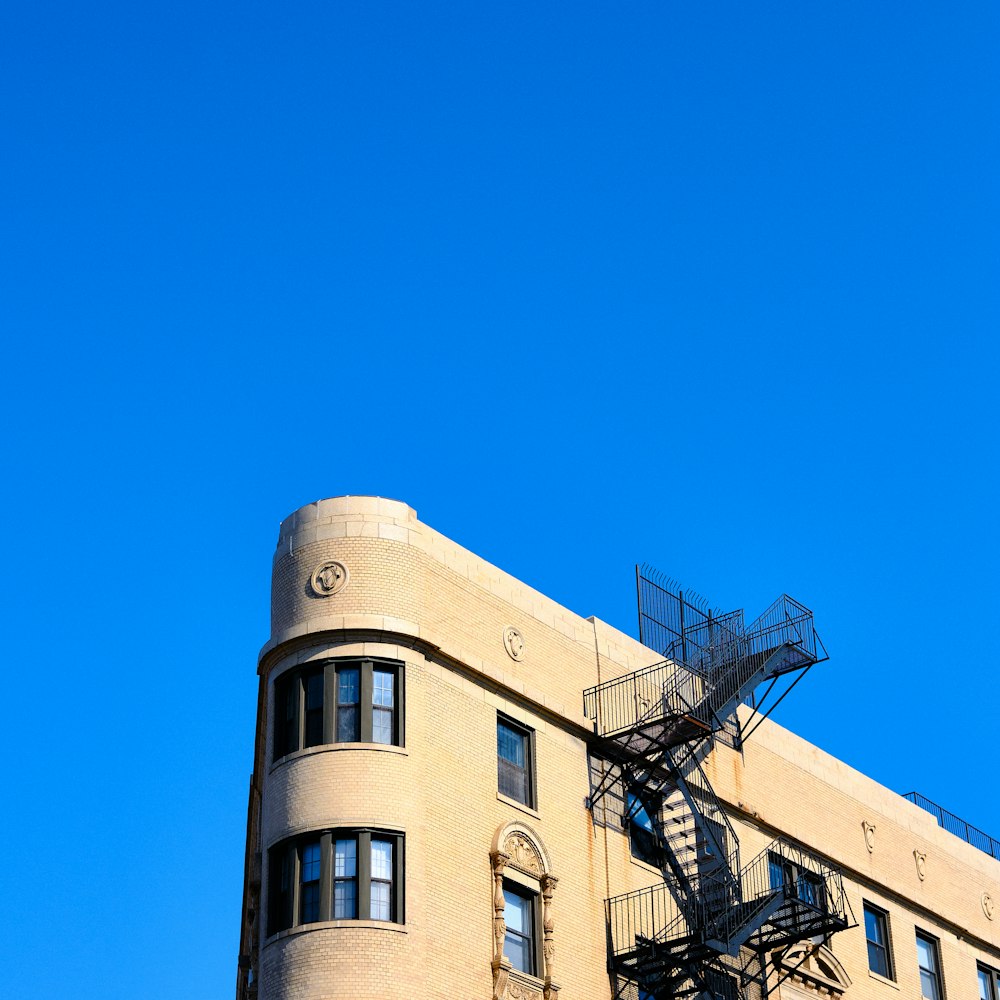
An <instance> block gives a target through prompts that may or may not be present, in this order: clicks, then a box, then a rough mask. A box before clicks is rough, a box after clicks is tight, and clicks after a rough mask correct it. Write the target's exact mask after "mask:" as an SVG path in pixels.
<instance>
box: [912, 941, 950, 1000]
mask: <svg viewBox="0 0 1000 1000" xmlns="http://www.w3.org/2000/svg"><path fill="white" fill-rule="evenodd" d="M917 965H918V966H919V968H920V992H921V994H923V996H925V997H926V998H927V1000H943V996H944V994H943V992H942V989H941V972H940V968H941V966H940V961H939V959H938V945H937V941H935V940H934V938H932V937H929V936H928V935H926V934H921V933H920V931H917Z"/></svg>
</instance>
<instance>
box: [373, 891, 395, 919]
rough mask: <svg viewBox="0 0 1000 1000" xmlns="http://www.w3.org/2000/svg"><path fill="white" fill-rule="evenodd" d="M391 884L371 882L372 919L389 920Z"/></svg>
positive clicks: (390, 913)
mask: <svg viewBox="0 0 1000 1000" xmlns="http://www.w3.org/2000/svg"><path fill="white" fill-rule="evenodd" d="M391 896H392V886H391V885H390V884H389V883H388V882H372V916H371V919H372V920H391V919H392V906H391Z"/></svg>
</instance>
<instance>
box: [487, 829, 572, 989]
mask: <svg viewBox="0 0 1000 1000" xmlns="http://www.w3.org/2000/svg"><path fill="white" fill-rule="evenodd" d="M490 860H491V862H492V864H493V962H492V965H493V1000H508V998H515V997H516V998H520V997H540V998H544V1000H555V998H556V996H557V994H558V992H559V986H558V985H557V984H556V983H555V981H554V970H555V933H554V922H553V919H552V894H553V892H554V891H555V887H556V884H557V883H558V881H559V880H558V879H557V878H556V877H555V876H554V875H553V874H552V866H551V864H550V862H549V856H548V852H547V851H546V850H545V846H544V844H543V843H542V841H541V838H540V837H539V836H538V834H537V833H536V832H535V831H534V830H533V829H532V828H531V827H530V826H528V824H527V823H522V822H520V821H514V822H511V823H505V824H504V825H503V826H501V827H500V828H499V829H498V830H497V832H496V834H495V835H494V837H493V846H492V849H491V851H490Z"/></svg>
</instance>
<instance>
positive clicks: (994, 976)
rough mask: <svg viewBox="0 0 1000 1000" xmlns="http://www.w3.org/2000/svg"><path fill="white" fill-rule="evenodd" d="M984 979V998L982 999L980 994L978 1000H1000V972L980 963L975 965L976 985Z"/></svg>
mask: <svg viewBox="0 0 1000 1000" xmlns="http://www.w3.org/2000/svg"><path fill="white" fill-rule="evenodd" d="M983 976H985V977H986V996H985V997H982V994H981V992H980V1000H998V998H1000V972H998V971H997V970H996V969H994V968H992V967H991V966H989V965H984V964H983V963H982V962H977V963H976V980H977V983H979V982H981V981H982V977H983Z"/></svg>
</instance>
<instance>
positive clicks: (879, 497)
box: [0, 0, 1000, 1000]
mask: <svg viewBox="0 0 1000 1000" xmlns="http://www.w3.org/2000/svg"><path fill="white" fill-rule="evenodd" d="M998 21H1000V14H998V12H997V8H996V5H995V4H993V3H989V2H986V0H982V2H978V0H969V2H966V3H961V4H951V5H942V4H936V3H935V4H930V3H920V2H917V3H914V2H906V3H903V2H883V3H876V4H873V3H869V2H860V0H837V2H836V3H834V2H827V3H801V2H785V3H770V4H746V3H736V2H726V3H721V2H716V3H678V2H675V0H656V2H646V0H641V2H632V3H624V4H623V3H592V2H582V3H577V4H568V3H567V4H556V3H548V2H544V0H541V2H540V0H532V2H531V3H519V2H510V3H504V4H496V5H484V4H466V3H463V4H459V3H455V4H440V3H433V2H423V3H419V4H409V3H408V4H403V3H395V4H387V3H378V2H368V3H363V4H338V3H325V4H318V3H298V4H285V5H278V4H262V3H255V2H245V3H240V4H231V5H227V4H222V3H217V2H211V0H209V2H199V3H196V4H195V3H190V2H185V0H181V2H171V3H169V4H165V3H162V2H156V0H152V2H145V3H141V4H135V3H128V4H126V3H108V2H104V3H102V2H94V3H89V4H84V5H80V4H67V3H51V2H45V0H39V2H35V3H32V4H17V5H14V4H8V5H7V7H6V8H5V10H4V12H3V14H2V15H0V80H2V84H3V91H2V116H3V117H2V121H3V132H2V135H3V147H4V151H3V155H2V157H0V180H2V186H3V191H4V199H3V209H2V215H0V225H2V242H0V254H2V258H3V260H2V264H3V267H2V276H3V280H2V287H0V296H2V298H0V304H2V311H0V319H2V323H3V330H4V337H3V338H2V347H0V352H2V354H0V359H2V363H3V371H4V392H3V394H2V398H0V415H2V420H3V427H4V433H3V436H2V441H3V445H2V447H3V455H2V460H3V465H2V467H3V469H4V472H5V484H4V489H3V491H2V494H0V497H2V499H0V503H2V509H3V515H4V523H5V524H6V528H7V553H8V554H7V572H5V573H4V574H3V582H2V587H3V593H2V606H3V611H4V637H5V643H6V649H5V662H6V677H7V685H8V687H7V692H6V697H5V699H4V701H5V704H6V705H7V718H6V723H5V725H4V726H3V727H2V729H0V739H2V746H3V749H4V751H5V759H6V761H7V768H6V772H5V779H4V786H5V788H4V792H5V794H4V795H3V797H2V804H0V810H2V813H3V816H2V824H0V845H2V847H3V856H4V857H5V859H6V864H5V865H4V866H3V868H2V874H0V904H2V910H3V912H4V914H5V915H6V922H5V933H4V934H3V935H2V937H0V967H2V968H3V969H4V970H5V971H4V979H5V987H6V988H7V989H8V991H9V993H10V995H11V996H16V997H31V998H32V1000H48V998H56V997H59V998H61V997H64V996H65V995H66V991H67V989H70V990H71V991H72V993H73V994H74V996H76V997H84V998H100V1000H134V998H136V997H142V998H144V1000H160V998H184V1000H211V998H215V997H224V998H225V997H230V996H231V995H232V991H233V988H234V981H235V962H236V954H237V931H238V923H239V910H240V894H241V887H242V864H243V840H244V831H245V825H244V824H245V810H246V792H247V783H248V779H249V775H250V769H251V766H252V748H253V724H254V705H255V699H256V674H255V668H256V653H257V650H258V649H259V647H260V645H261V644H262V643H263V642H264V641H265V640H266V638H267V628H268V618H267V614H268V611H267V601H268V574H269V569H270V557H271V552H272V549H273V545H274V542H275V539H276V535H277V526H278V521H279V520H280V518H281V517H283V516H284V515H285V514H287V513H288V512H290V511H291V510H293V509H294V508H296V507H298V506H299V505H301V504H303V503H306V502H308V501H310V500H314V499H317V498H319V497H324V496H330V495H336V494H340V493H375V494H381V495H386V496H392V497H397V498H400V499H403V500H406V501H407V502H409V503H410V504H412V505H413V506H414V507H416V508H417V510H418V512H419V514H420V515H421V517H422V518H423V519H424V520H426V521H427V522H428V523H430V524H431V525H433V526H435V527H436V528H438V529H439V530H441V531H443V532H444V533H445V534H448V535H450V536H451V537H453V538H455V539H456V540H457V541H459V542H461V543H462V544H464V545H466V546H468V547H469V548H471V549H472V550H474V551H475V552H477V553H479V554H481V555H483V556H484V557H486V558H488V559H489V560H491V561H493V562H495V563H497V564H499V565H500V566H502V567H503V568H504V569H506V570H508V571H509V572H511V573H513V574H515V575H516V576H518V577H520V578H521V579H523V580H525V581H526V582H527V583H529V584H531V585H533V586H535V587H537V588H539V589H541V590H542V591H544V592H546V593H548V594H550V595H552V596H553V597H555V598H556V599H558V600H560V601H561V602H563V603H565V604H567V605H568V606H569V607H571V608H572V609H574V610H575V611H578V612H580V613H581V614H586V615H589V614H597V615H598V616H600V617H602V618H604V619H606V620H608V621H610V622H611V623H613V624H615V625H617V626H619V627H621V628H624V629H626V630H628V631H630V632H633V633H634V632H635V629H636V623H635V610H634V609H635V597H634V591H633V576H632V566H633V564H634V563H635V562H636V561H643V560H648V561H650V562H652V563H654V564H655V565H656V566H658V567H659V568H661V569H662V570H663V571H665V572H668V573H670V574H672V575H674V576H676V577H678V578H680V579H681V580H683V581H685V583H687V584H688V585H689V586H691V587H693V588H695V589H697V590H699V591H702V592H703V593H705V594H707V595H708V596H710V597H711V598H712V599H713V601H715V602H716V603H717V604H719V605H720V606H723V607H726V608H729V607H735V606H741V605H742V606H744V607H746V609H747V611H748V613H753V612H756V611H758V610H760V609H762V608H763V607H764V606H765V605H766V604H767V603H769V601H770V600H771V599H772V598H773V597H775V596H776V595H777V594H778V593H780V592H781V591H783V590H787V591H788V592H789V593H791V594H793V595H794V596H796V597H798V598H799V599H801V600H802V601H804V602H805V603H807V604H809V605H810V606H812V607H814V608H815V610H816V612H817V615H818V625H819V627H820V630H821V634H822V636H823V638H824V640H825V641H826V644H827V646H828V647H829V649H830V652H831V655H832V659H831V661H830V662H829V663H827V664H824V665H823V666H822V667H820V668H817V669H816V670H814V671H813V672H812V673H811V674H810V676H809V677H808V678H807V680H806V682H805V683H803V684H801V685H799V687H798V688H797V689H796V691H795V692H794V694H793V695H792V696H791V697H790V698H789V699H787V700H786V702H785V704H784V705H783V706H782V709H781V712H780V719H781V721H782V722H783V723H784V724H785V725H788V726H789V727H791V728H793V729H795V730H796V731H798V732H800V733H801V734H803V735H804V736H806V737H807V738H808V739H810V740H812V741H814V742H815V743H817V744H819V745H820V746H821V747H823V748H825V749H827V750H828V751H830V752H831V753H833V754H835V755H836V756H838V757H840V758H842V759H844V760H846V761H848V762H849V763H850V764H852V765H854V766H856V767H858V768H860V769H862V770H864V771H866V772H868V773H870V774H871V775H873V776H874V777H875V778H877V779H878V780H879V781H881V782H883V783H884V784H886V785H888V786H890V787H892V788H895V789H897V790H898V791H908V790H910V789H911V788H915V789H919V790H921V791H923V792H924V793H925V794H927V795H928V796H930V797H932V798H934V799H937V800H939V801H941V802H942V803H944V804H945V805H947V806H948V807H950V808H951V809H952V810H954V811H955V812H957V813H959V814H960V815H963V816H964V817H966V818H967V819H969V820H970V821H971V822H973V823H975V824H976V825H979V826H981V827H983V828H985V829H986V830H988V831H990V832H992V833H994V834H995V835H998V836H1000V805H998V802H997V796H996V795H995V792H994V785H995V780H996V775H997V773H998V771H1000V751H998V742H997V740H998V725H997V707H996V694H997V692H996V684H995V681H994V675H995V671H996V669H997V663H998V662H1000V655H998V653H1000V651H998V648H997V647H998V638H997V634H998V630H997V624H996V610H997V607H998V605H1000V593H998V586H997V563H998V544H997V543H998V537H997V535H998V531H997V499H996V494H997V453H996V433H997V431H996V425H997V419H996V414H997V403H996V398H997V394H996V388H995V384H996V381H997V367H998V366H997V362H998V353H1000V352H998V349H997V346H996V340H995V338H996V332H997V329H998V322H997V321H998V314H1000V293H998V283H997V275H998V257H1000V253H998V251H1000V225H998V223H1000V197H998V195H1000V183H998V176H1000V171H998V166H1000V165H998V152H1000V150H998V146H1000V141H998V130H997V123H998V110H1000V79H998V77H1000V69H998V60H997V52H998V51H1000V24H998Z"/></svg>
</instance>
